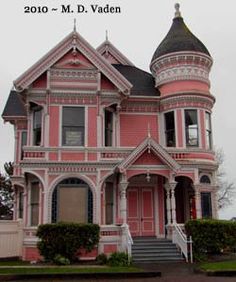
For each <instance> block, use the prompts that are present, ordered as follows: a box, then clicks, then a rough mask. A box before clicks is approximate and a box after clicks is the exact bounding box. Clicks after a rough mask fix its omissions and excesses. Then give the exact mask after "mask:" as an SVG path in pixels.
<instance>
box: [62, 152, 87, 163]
mask: <svg viewBox="0 0 236 282" xmlns="http://www.w3.org/2000/svg"><path fill="white" fill-rule="evenodd" d="M61 160H62V161H84V153H75V152H66V153H65V152H63V153H61Z"/></svg>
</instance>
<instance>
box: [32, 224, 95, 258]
mask: <svg viewBox="0 0 236 282" xmlns="http://www.w3.org/2000/svg"><path fill="white" fill-rule="evenodd" d="M99 234H100V228H99V226H98V225H97V224H78V223H53V224H42V225H40V226H39V227H38V230H37V234H36V235H37V236H38V237H39V239H40V241H39V242H38V244H37V246H38V249H39V251H40V254H41V255H42V256H43V257H44V258H45V260H48V261H51V262H53V261H54V260H55V257H56V256H58V255H60V256H61V257H63V258H65V259H68V260H69V261H70V262H72V261H74V260H75V259H76V253H77V252H78V250H79V249H81V248H83V249H85V250H86V251H88V252H89V251H91V250H92V249H93V248H94V247H95V246H96V245H97V244H98V242H99Z"/></svg>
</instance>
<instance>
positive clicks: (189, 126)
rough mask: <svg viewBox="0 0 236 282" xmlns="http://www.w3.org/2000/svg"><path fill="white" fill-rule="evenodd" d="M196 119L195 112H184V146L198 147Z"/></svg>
mask: <svg viewBox="0 0 236 282" xmlns="http://www.w3.org/2000/svg"><path fill="white" fill-rule="evenodd" d="M197 118H198V114H197V110H185V135H186V146H198V145H199V137H198V121H197Z"/></svg>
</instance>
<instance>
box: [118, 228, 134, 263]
mask: <svg viewBox="0 0 236 282" xmlns="http://www.w3.org/2000/svg"><path fill="white" fill-rule="evenodd" d="M121 227H122V233H123V235H124V237H123V236H122V237H123V246H125V249H126V250H127V253H128V259H129V261H130V258H131V256H132V247H131V246H132V245H133V243H134V242H133V239H132V236H131V233H130V230H129V225H128V224H126V223H124V224H122V226H121Z"/></svg>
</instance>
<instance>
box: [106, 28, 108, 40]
mask: <svg viewBox="0 0 236 282" xmlns="http://www.w3.org/2000/svg"><path fill="white" fill-rule="evenodd" d="M106 41H108V31H107V30H106Z"/></svg>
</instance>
